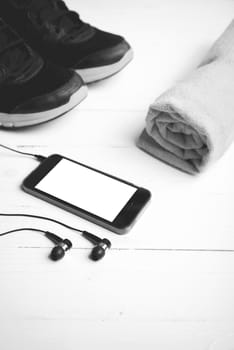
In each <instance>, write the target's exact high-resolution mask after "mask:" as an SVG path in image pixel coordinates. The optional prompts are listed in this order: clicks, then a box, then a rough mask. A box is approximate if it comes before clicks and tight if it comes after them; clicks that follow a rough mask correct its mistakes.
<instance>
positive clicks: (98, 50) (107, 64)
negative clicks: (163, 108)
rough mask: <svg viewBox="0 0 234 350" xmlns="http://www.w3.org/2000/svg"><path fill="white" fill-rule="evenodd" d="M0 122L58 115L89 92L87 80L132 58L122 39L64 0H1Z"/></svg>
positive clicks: (19, 123)
mask: <svg viewBox="0 0 234 350" xmlns="http://www.w3.org/2000/svg"><path fill="white" fill-rule="evenodd" d="M0 17H1V18H0V126H1V127H3V128H18V127H25V126H31V125H36V124H40V123H43V122H46V121H48V120H51V119H54V118H57V117H58V116H60V115H63V114H64V113H66V112H68V111H69V110H71V109H72V108H74V107H75V106H76V105H77V104H79V103H80V102H81V101H82V100H83V99H84V98H85V97H86V96H87V92H88V90H87V86H86V84H88V83H92V82H95V81H98V80H101V79H104V78H107V77H109V76H111V75H113V74H115V73H117V72H118V71H120V70H121V69H122V68H124V67H125V66H126V65H127V64H128V63H129V62H130V61H131V59H132V57H133V52H132V49H131V47H130V45H129V44H128V43H127V42H126V40H125V39H124V38H123V37H121V36H119V35H115V34H111V33H108V32H104V31H102V30H100V29H97V28H95V27H93V26H91V25H90V24H87V23H84V22H83V21H82V20H81V18H80V16H79V15H78V14H77V13H76V12H74V11H71V10H69V9H68V7H67V6H66V4H65V3H64V2H63V1H62V0H1V1H0Z"/></svg>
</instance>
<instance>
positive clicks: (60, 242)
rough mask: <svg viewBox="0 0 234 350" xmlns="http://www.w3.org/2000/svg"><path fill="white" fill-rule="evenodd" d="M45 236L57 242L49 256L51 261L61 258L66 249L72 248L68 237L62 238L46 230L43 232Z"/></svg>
mask: <svg viewBox="0 0 234 350" xmlns="http://www.w3.org/2000/svg"><path fill="white" fill-rule="evenodd" d="M45 236H46V237H47V238H49V239H50V240H51V241H52V242H54V243H55V244H57V246H56V247H54V248H53V249H52V251H51V253H50V256H49V257H50V259H51V260H53V261H58V260H60V259H62V258H63V257H64V255H65V253H66V251H68V250H69V249H71V248H72V242H71V241H70V240H69V239H62V238H60V237H59V236H57V235H55V234H54V233H52V232H48V231H47V232H45Z"/></svg>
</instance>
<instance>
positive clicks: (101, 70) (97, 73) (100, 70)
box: [76, 49, 133, 84]
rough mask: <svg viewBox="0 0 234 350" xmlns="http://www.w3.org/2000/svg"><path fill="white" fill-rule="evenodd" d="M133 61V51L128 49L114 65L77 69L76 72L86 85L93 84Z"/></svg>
mask: <svg viewBox="0 0 234 350" xmlns="http://www.w3.org/2000/svg"><path fill="white" fill-rule="evenodd" d="M132 59H133V50H132V49H130V50H128V51H127V52H126V54H125V55H124V56H123V57H122V58H121V59H120V60H119V61H118V62H116V63H113V64H109V65H107V66H102V67H94V68H86V69H77V70H76V72H77V73H78V74H79V75H80V76H81V78H82V79H83V80H84V82H85V83H86V84H88V83H93V82H95V81H98V80H102V79H105V78H108V77H110V76H112V75H114V74H116V73H118V72H119V71H120V70H122V69H123V68H124V67H125V66H126V65H127V64H128V63H129V62H130V61H131V60H132Z"/></svg>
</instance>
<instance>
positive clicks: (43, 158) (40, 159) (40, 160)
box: [0, 144, 46, 162]
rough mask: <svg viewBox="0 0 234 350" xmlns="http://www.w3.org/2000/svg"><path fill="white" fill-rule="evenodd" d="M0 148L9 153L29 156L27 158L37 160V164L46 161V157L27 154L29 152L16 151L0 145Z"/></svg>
mask: <svg viewBox="0 0 234 350" xmlns="http://www.w3.org/2000/svg"><path fill="white" fill-rule="evenodd" d="M0 147H2V148H5V149H7V150H8V151H11V152H15V153H19V154H22V155H24V156H29V157H33V158H36V159H37V160H39V162H42V161H43V160H45V159H46V157H45V156H42V155H41V154H34V153H29V152H22V151H18V150H16V149H14V148H11V147H9V146H6V145H3V144H0Z"/></svg>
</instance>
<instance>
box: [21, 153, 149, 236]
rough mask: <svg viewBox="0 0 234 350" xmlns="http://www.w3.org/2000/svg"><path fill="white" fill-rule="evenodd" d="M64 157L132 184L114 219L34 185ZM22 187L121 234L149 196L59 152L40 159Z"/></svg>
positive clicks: (145, 192)
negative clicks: (131, 194) (89, 210)
mask: <svg viewBox="0 0 234 350" xmlns="http://www.w3.org/2000/svg"><path fill="white" fill-rule="evenodd" d="M62 159H66V160H68V161H71V162H73V163H75V164H78V165H80V166H83V167H85V168H88V169H90V170H91V171H95V172H98V173H100V174H103V175H105V176H107V177H110V178H112V179H115V180H117V181H120V182H122V183H125V184H127V185H130V186H133V187H135V188H136V192H135V193H134V194H133V196H132V197H131V198H130V200H129V201H128V202H127V203H126V205H125V206H124V207H123V209H122V210H121V211H120V213H119V214H118V215H117V217H116V218H115V219H114V221H108V220H106V219H104V218H102V217H100V216H97V215H95V214H93V213H90V212H88V211H86V210H84V209H82V208H80V207H77V206H75V205H73V204H71V203H68V202H66V201H63V200H61V199H60V198H57V197H54V196H52V195H50V194H48V193H46V192H44V191H41V190H39V189H37V188H35V186H36V185H37V184H38V183H39V182H40V181H41V180H42V179H43V178H44V177H45V176H46V175H47V174H48V173H49V172H50V171H51V170H52V169H53V168H54V167H55V166H56V165H57V164H58V163H59V162H60V161H61V160H62ZM22 189H23V190H24V191H25V192H28V193H30V194H32V195H34V196H36V197H38V198H41V199H44V200H46V201H47V202H50V203H52V204H55V205H57V206H59V207H61V208H63V209H65V210H67V211H69V212H72V213H73V214H76V215H78V216H80V217H83V218H85V219H87V220H89V221H91V222H94V223H96V224H98V225H101V226H103V227H105V228H107V229H109V230H111V231H113V232H116V233H119V234H122V233H125V232H127V231H128V230H129V229H130V227H131V226H132V225H133V223H134V222H135V220H136V218H137V216H138V214H139V213H140V211H141V210H142V208H143V207H144V206H145V204H146V203H147V202H148V201H149V199H150V197H151V193H150V192H149V191H148V190H146V189H144V188H142V187H138V186H136V185H134V184H132V183H130V182H127V181H125V180H122V179H120V178H118V177H116V176H113V175H110V174H107V173H105V172H103V171H101V170H97V169H95V168H93V167H91V166H88V165H86V164H83V163H80V162H77V161H75V160H73V159H70V158H67V157H64V156H61V155H59V154H53V155H51V156H49V157H48V158H46V159H45V160H44V161H42V162H41V163H40V164H39V166H38V167H37V168H36V169H35V170H33V171H32V172H31V173H30V174H29V175H28V176H27V177H26V179H25V180H24V181H23V184H22Z"/></svg>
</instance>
